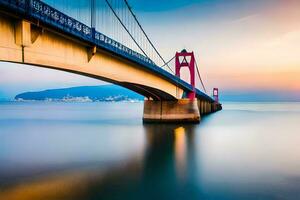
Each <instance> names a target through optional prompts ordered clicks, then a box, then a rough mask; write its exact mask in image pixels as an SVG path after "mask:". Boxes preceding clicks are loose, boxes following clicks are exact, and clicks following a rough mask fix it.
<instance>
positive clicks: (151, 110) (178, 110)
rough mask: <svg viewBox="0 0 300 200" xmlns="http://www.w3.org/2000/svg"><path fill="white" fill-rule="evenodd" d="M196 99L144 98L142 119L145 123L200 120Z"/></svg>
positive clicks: (192, 121)
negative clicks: (168, 99)
mask: <svg viewBox="0 0 300 200" xmlns="http://www.w3.org/2000/svg"><path fill="white" fill-rule="evenodd" d="M200 118H201V117H200V112H199V108H198V100H197V99H194V100H190V99H178V100H174V101H167V100H160V101H155V100H145V101H144V115H143V121H144V122H146V123H149V122H150V123H151V122H152V123H155V122H156V123H161V122H165V123H168V122H174V123H175V122H176V123H179V122H190V123H199V122H200Z"/></svg>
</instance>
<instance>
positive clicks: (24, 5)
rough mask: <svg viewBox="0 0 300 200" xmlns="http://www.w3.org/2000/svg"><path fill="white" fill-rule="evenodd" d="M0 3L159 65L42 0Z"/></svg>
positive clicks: (118, 51) (147, 62)
mask: <svg viewBox="0 0 300 200" xmlns="http://www.w3.org/2000/svg"><path fill="white" fill-rule="evenodd" d="M0 4H4V5H6V6H8V7H10V8H11V9H14V10H18V11H20V12H22V13H24V14H28V15H29V16H30V17H34V18H36V19H38V20H40V21H42V22H44V23H47V24H49V25H51V26H54V27H55V28H59V29H61V30H63V31H66V32H67V33H71V34H73V35H75V36H77V37H79V38H81V39H83V40H86V41H88V42H92V43H95V44H96V45H98V46H100V47H102V48H105V49H107V50H109V51H111V52H113V53H117V54H120V55H121V56H123V57H125V58H128V59H130V60H133V61H135V62H138V63H141V64H148V65H149V64H150V65H152V66H154V67H158V66H157V65H155V63H154V62H153V61H152V60H151V59H150V58H148V57H146V56H144V55H142V54H140V53H138V52H136V51H134V50H132V49H130V48H128V47H127V46H125V45H123V44H121V43H119V42H117V41H115V40H114V39H112V38H110V37H108V36H106V35H104V34H102V33H100V32H98V31H95V30H93V29H92V28H90V27H89V26H87V25H85V24H83V23H81V22H79V21H78V20H76V19H74V18H72V17H70V16H67V15H65V14H64V13H62V12H60V11H58V10H57V9H55V8H53V7H51V6H49V5H48V4H46V3H44V2H42V1H40V0H0Z"/></svg>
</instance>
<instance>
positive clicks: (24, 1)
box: [0, 0, 214, 102]
mask: <svg viewBox="0 0 300 200" xmlns="http://www.w3.org/2000/svg"><path fill="white" fill-rule="evenodd" d="M0 5H2V6H4V8H5V10H9V11H10V12H13V13H16V14H19V15H22V16H23V17H24V18H26V19H29V20H38V21H39V23H41V24H45V25H47V26H50V27H52V28H54V29H57V30H59V31H61V32H63V33H64V34H67V35H70V36H72V37H75V38H78V39H80V40H81V41H85V42H87V43H88V44H90V45H91V46H97V47H98V48H101V49H104V50H106V51H109V52H111V53H113V54H114V55H117V56H119V57H122V58H125V59H127V60H129V61H131V62H135V63H137V64H138V65H139V66H140V67H143V68H145V69H147V70H149V71H151V72H152V73H154V74H156V75H158V76H160V77H162V78H164V79H166V80H168V81H170V82H172V83H174V84H176V85H178V87H180V88H182V89H183V90H184V91H187V92H188V91H192V89H193V88H192V86H191V85H190V84H188V83H186V82H185V81H183V80H181V79H180V78H179V77H177V76H175V75H173V74H171V73H169V72H167V71H165V70H164V69H162V68H160V67H159V66H157V65H155V63H153V62H152V61H151V60H150V59H149V58H147V57H145V56H143V55H141V54H140V53H138V52H135V51H133V50H131V49H130V48H128V47H126V46H124V45H123V44H121V43H119V42H117V41H115V40H113V39H111V38H110V37H108V36H106V35H104V34H102V33H100V32H98V31H96V30H94V29H92V28H90V27H88V26H87V25H85V24H83V23H81V22H79V21H77V20H76V19H74V18H72V17H69V16H67V15H65V14H64V13H62V12H60V11H58V10H57V9H55V8H53V7H51V6H49V5H47V4H45V3H44V2H42V1H40V0H0ZM2 9H3V8H2ZM196 97H197V98H198V99H203V100H206V101H209V102H214V100H213V99H212V98H211V97H210V96H208V95H207V94H205V93H203V92H202V91H200V90H199V89H196Z"/></svg>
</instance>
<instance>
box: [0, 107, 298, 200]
mask: <svg viewBox="0 0 300 200" xmlns="http://www.w3.org/2000/svg"><path fill="white" fill-rule="evenodd" d="M223 107H224V109H223V110H222V111H220V112H217V113H214V114H211V115H208V116H206V117H204V118H203V119H202V121H201V123H200V124H195V125H193V124H188V125H185V124H176V125H175V124H168V125H161V124H143V123H142V112H143V104H142V103H49V102H23V103H22V102H13V103H0V199H1V200H2V199H3V200H23V199H24V200H25V199H26V200H27V199H28V200H36V199H43V200H48V199H49V200H50V199H51V200H52V199H53V200H64V199H70V200H71V199H72V200H75V199H83V200H89V199H149V200H150V199H205V200H235V199H242V200H248V199H249V200H250V199H251V200H252V199H255V200H256V199H261V200H273V199H274V200H277V199H278V200H289V199H291V200H299V199H300V127H299V126H300V103H236V102H232V103H224V105H223Z"/></svg>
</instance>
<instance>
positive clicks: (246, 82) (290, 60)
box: [0, 0, 300, 99]
mask: <svg viewBox="0 0 300 200" xmlns="http://www.w3.org/2000/svg"><path fill="white" fill-rule="evenodd" d="M47 1H49V2H51V1H53V0H47ZM80 1H83V0H78V1H76V2H77V3H78V2H79V3H80ZM57 2H58V1H57V0H56V3H57ZM63 2H72V1H71V0H62V1H60V2H59V3H60V4H61V3H63ZM73 2H74V1H73ZM129 3H130V4H131V5H132V8H133V10H134V12H135V13H136V15H137V16H138V19H139V20H140V21H141V23H142V25H143V27H144V29H145V30H146V32H147V33H148V35H149V36H150V38H152V40H153V41H154V43H155V45H156V46H157V47H158V49H159V50H160V51H161V53H162V54H163V56H164V57H165V58H171V57H172V56H173V55H174V53H175V52H176V51H180V50H181V49H183V48H186V49H188V50H192V51H194V52H195V54H196V57H197V61H198V64H199V67H200V70H201V74H202V76H203V77H204V81H205V83H206V85H207V88H209V89H211V88H213V87H219V88H220V91H224V92H226V91H230V94H231V93H232V92H234V91H236V92H237V93H238V92H241V91H242V92H244V91H248V92H249V93H251V92H256V93H257V91H268V92H271V93H273V94H274V95H278V93H279V94H280V93H282V94H283V92H282V91H285V92H284V94H283V96H290V97H292V98H299V99H300V81H299V77H300V56H299V52H300V12H299V9H300V1H298V0H285V1H283V0H251V1H246V0H189V1H188V0H151V1H141V0H129ZM100 84H105V83H104V82H101V81H99V80H95V79H91V78H86V77H82V76H78V75H74V74H69V73H66V72H59V71H54V70H50V69H42V68H37V67H31V66H24V65H17V64H11V63H0V98H4V97H5V98H7V97H9V98H11V97H13V96H14V95H15V94H16V93H19V92H23V91H28V90H30V91H34V90H40V89H47V88H60V87H69V86H70V87H71V86H80V85H100ZM228 93H229V92H228Z"/></svg>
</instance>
